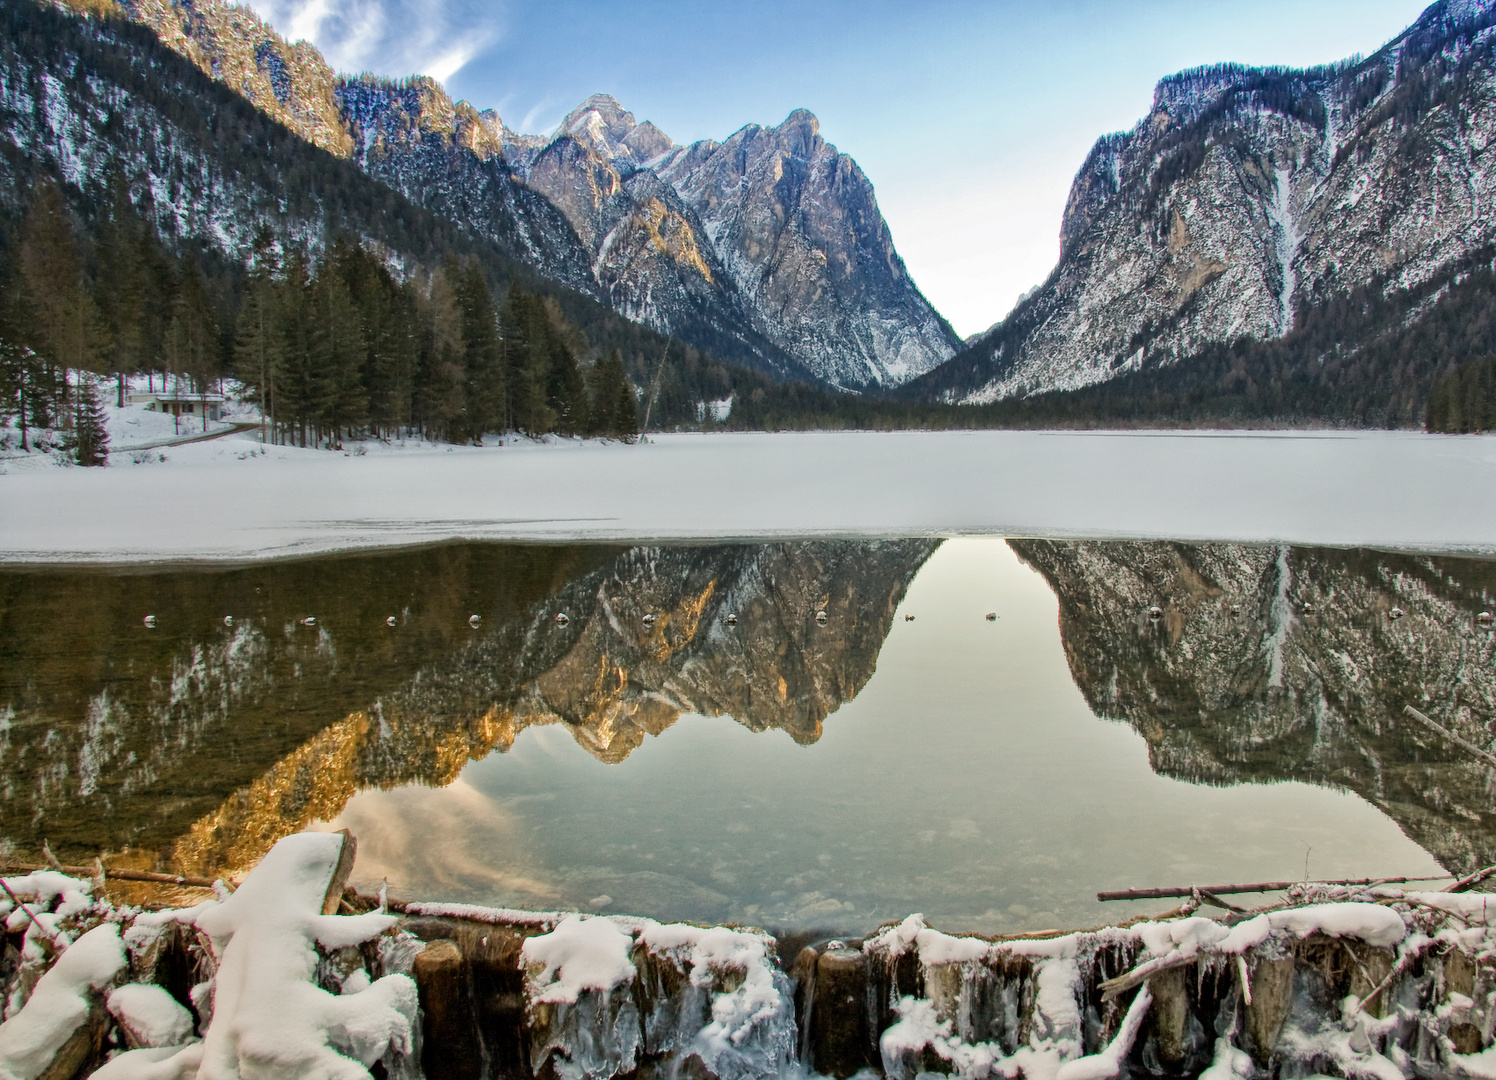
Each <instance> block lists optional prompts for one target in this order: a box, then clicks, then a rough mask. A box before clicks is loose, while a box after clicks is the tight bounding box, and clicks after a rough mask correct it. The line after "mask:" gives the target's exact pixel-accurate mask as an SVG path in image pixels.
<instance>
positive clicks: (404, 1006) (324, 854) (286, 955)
mask: <svg viewBox="0 0 1496 1080" xmlns="http://www.w3.org/2000/svg"><path fill="white" fill-rule="evenodd" d="M342 844H343V837H342V836H341V835H340V834H338V833H299V834H297V835H295V836H288V837H286V838H284V839H283V840H280V841H278V842H277V843H276V845H275V846H274V847H273V848H271V849H270V853H269V854H268V855H266V856H265V858H264V859H263V860H261V862H260V864H259V866H257V867H256V868H255V869H254V872H253V873H251V874H250V875H249V877H248V878H247V879H246V880H245V882H244V884H243V885H242V886H241V887H240V888H239V891H238V892H236V893H234V894H233V895H232V896H230V897H229V898H228V899H227V900H225V901H223V902H222V903H219V904H213V905H209V906H206V907H205V908H204V910H203V911H202V913H201V914H199V915H198V916H197V926H198V929H200V930H202V931H203V932H205V933H206V934H208V936H209V938H210V939H211V941H212V946H213V954H214V957H215V959H216V960H217V963H218V970H217V974H216V976H215V978H214V988H213V1020H212V1023H211V1024H210V1026H209V1028H208V1032H207V1034H206V1036H205V1037H204V1040H203V1051H202V1052H203V1063H202V1068H201V1075H203V1076H204V1077H205V1078H212V1080H230V1078H240V1077H243V1078H245V1080H248V1078H250V1077H272V1076H274V1077H280V1076H285V1077H291V1076H296V1077H326V1078H329V1080H345V1078H347V1080H364V1078H366V1077H368V1076H369V1072H368V1067H369V1066H370V1065H372V1064H374V1062H376V1061H378V1060H379V1059H380V1058H381V1057H383V1056H385V1055H386V1054H388V1053H391V1052H393V1053H394V1054H400V1055H405V1054H409V1053H410V1052H411V1038H412V1032H411V1025H412V1023H413V1022H414V1019H415V1015H416V986H415V982H414V981H413V980H412V979H411V978H410V977H409V976H407V975H386V976H383V977H382V978H379V979H377V980H375V981H374V982H373V983H372V984H371V985H370V986H369V987H368V988H367V989H364V990H360V991H358V992H355V993H351V994H343V995H340V996H335V995H333V994H330V993H328V992H327V991H325V990H323V989H322V988H321V987H319V986H317V985H316V983H315V981H314V980H315V978H316V973H317V950H316V945H317V944H318V943H320V944H321V945H323V946H324V947H325V948H328V949H340V948H344V947H346V946H350V945H357V944H360V943H361V942H364V941H367V940H369V939H370V938H373V937H376V936H377V935H379V934H381V933H383V932H384V931H385V930H387V929H389V928H390V927H391V926H393V925H394V922H395V920H394V918H393V917H391V916H389V915H383V914H379V913H377V912H374V913H370V914H367V915H349V916H340V915H323V914H322V902H323V898H324V896H325V894H326V891H327V885H328V881H329V880H330V878H331V877H332V874H333V871H334V869H335V868H336V867H337V864H338V859H339V856H340V854H341V851H342Z"/></svg>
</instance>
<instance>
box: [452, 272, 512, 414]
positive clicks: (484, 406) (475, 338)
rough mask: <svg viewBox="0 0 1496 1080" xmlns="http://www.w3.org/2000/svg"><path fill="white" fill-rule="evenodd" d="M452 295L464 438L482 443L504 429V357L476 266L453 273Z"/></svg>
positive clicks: (484, 284) (490, 299)
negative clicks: (459, 349)
mask: <svg viewBox="0 0 1496 1080" xmlns="http://www.w3.org/2000/svg"><path fill="white" fill-rule="evenodd" d="M454 278H455V285H456V288H455V290H454V291H455V295H456V301H457V310H458V313H459V318H460V319H461V335H462V365H463V368H464V370H465V373H466V382H467V395H466V396H467V408H466V410H465V411H464V427H465V431H464V435H465V436H466V437H467V438H469V439H471V440H472V441H473V442H475V443H480V444H481V443H482V442H483V436H484V434H485V433H486V432H490V431H498V430H500V429H501V428H502V427H503V426H504V415H505V409H504V397H505V395H504V391H505V385H506V381H507V380H506V376H507V374H508V372H507V371H506V370H505V363H504V360H505V355H504V351H503V348H502V346H501V345H500V343H499V327H498V320H497V319H496V318H495V317H494V309H493V296H492V295H491V294H490V293H489V291H488V282H487V281H486V280H485V279H484V277H483V271H482V270H481V269H480V268H479V266H478V264H477V263H475V262H470V263H468V264H467V265H466V266H465V267H462V268H459V269H457V270H456V271H455V274H454Z"/></svg>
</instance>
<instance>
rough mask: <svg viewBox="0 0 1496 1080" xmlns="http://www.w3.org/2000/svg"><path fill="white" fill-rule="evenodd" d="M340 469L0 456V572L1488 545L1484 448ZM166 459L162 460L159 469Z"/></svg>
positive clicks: (841, 441) (233, 458)
mask: <svg viewBox="0 0 1496 1080" xmlns="http://www.w3.org/2000/svg"><path fill="white" fill-rule="evenodd" d="M505 442H506V443H507V445H502V446H500V445H492V446H485V447H446V446H432V445H430V444H423V445H420V446H416V445H411V446H409V447H405V448H398V447H389V446H386V445H384V444H378V443H370V444H368V445H367V446H362V447H350V449H349V452H348V453H347V454H344V453H337V452H329V451H325V450H300V449H295V448H291V447H277V446H272V447H262V446H261V445H260V444H259V442H258V439H257V437H256V433H244V434H239V435H232V436H228V437H225V438H222V439H218V440H215V441H212V442H205V443H198V444H192V445H187V446H177V447H172V448H170V449H169V450H167V451H166V452H165V453H164V454H159V455H147V456H146V457H145V460H143V461H135V460H133V459H132V458H131V457H130V456H129V455H116V456H115V458H114V459H113V460H112V461H111V465H110V467H109V468H105V469H79V468H58V467H56V466H54V465H51V464H50V463H45V464H44V463H41V462H35V461H22V462H16V461H7V462H3V463H0V468H3V469H4V470H5V471H4V473H3V474H0V560H5V561H10V562H71V561H84V562H129V561H146V560H243V559H250V558H261V557H271V556H285V555H297V554H310V553H317V552H327V551H334V550H339V549H348V548H359V547H372V546H388V545H397V544H411V543H428V542H435V541H441V540H448V539H457V538H467V539H495V540H500V539H502V540H530V541H545V542H555V541H563V540H620V541H638V540H698V539H708V538H712V539H727V538H730V539H773V538H785V537H803V536H828V535H829V536H840V535H845V536H853V535H856V536H870V535H871V536H925V535H932V536H933V535H960V534H993V535H1007V536H1046V537H1055V538H1119V539H1180V540H1237V541H1261V542H1284V543H1296V544H1326V545H1339V546H1373V547H1388V548H1407V549H1415V550H1428V551H1496V502H1493V501H1492V500H1491V499H1490V498H1489V493H1490V492H1491V491H1492V490H1493V489H1496V438H1490V437H1480V436H1472V437H1450V436H1428V435H1421V434H1415V433H1407V432H1319V433H1243V432H1221V433H1189V434H1182V433H1172V432H1171V433H1147V432H1143V433H1136V432H1129V433H1115V432H1003V431H984V432H933V433H930V432H900V433H873V432H853V433H831V432H815V433H796V434H680V435H656V436H651V437H650V438H649V440H648V441H647V442H644V443H641V444H639V445H625V444H619V443H600V442H595V441H594V442H581V441H566V440H562V441H558V442H551V443H534V442H529V441H527V440H513V439H509V440H505ZM162 456H164V457H165V458H166V459H167V460H165V461H164V462H163V461H160V460H159V459H160V457H162Z"/></svg>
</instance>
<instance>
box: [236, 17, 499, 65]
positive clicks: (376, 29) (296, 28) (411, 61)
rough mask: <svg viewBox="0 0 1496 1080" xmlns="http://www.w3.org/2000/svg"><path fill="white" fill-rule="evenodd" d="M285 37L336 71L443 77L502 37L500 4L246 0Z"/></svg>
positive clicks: (468, 61)
mask: <svg viewBox="0 0 1496 1080" xmlns="http://www.w3.org/2000/svg"><path fill="white" fill-rule="evenodd" d="M249 2H250V6H251V7H253V8H254V9H255V11H257V12H258V13H259V14H260V15H261V16H262V17H263V18H265V19H266V20H268V21H269V22H270V23H271V25H273V26H274V27H275V28H276V29H277V30H279V31H280V32H281V34H283V35H284V36H285V37H286V38H287V39H289V40H291V41H297V40H306V41H310V42H311V43H312V44H313V45H316V46H317V48H318V49H320V50H321V51H322V55H323V56H325V57H327V62H328V63H330V64H331V65H332V66H333V67H334V68H336V69H337V70H338V71H343V72H350V73H351V72H359V71H374V72H378V73H379V74H381V75H389V76H394V77H399V76H403V75H429V76H431V77H432V78H434V79H436V80H437V81H438V82H445V81H446V80H448V79H450V78H451V77H452V76H454V75H456V74H457V73H458V72H459V71H461V70H462V69H463V68H464V67H466V66H467V64H468V63H470V62H471V61H472V59H473V58H474V57H475V56H477V55H478V54H479V53H480V52H482V51H483V50H484V49H486V48H487V47H488V46H490V45H492V44H494V43H495V42H496V41H498V40H499V38H500V37H501V36H502V29H501V26H502V15H503V13H502V9H500V8H496V7H495V6H494V5H492V4H483V5H481V6H480V5H469V4H465V3H463V2H461V0H249Z"/></svg>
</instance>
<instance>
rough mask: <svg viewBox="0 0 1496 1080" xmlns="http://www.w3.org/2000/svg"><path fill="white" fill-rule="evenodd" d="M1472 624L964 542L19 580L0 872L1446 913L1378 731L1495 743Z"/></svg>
mask: <svg viewBox="0 0 1496 1080" xmlns="http://www.w3.org/2000/svg"><path fill="white" fill-rule="evenodd" d="M644 449H645V450H646V451H647V450H648V449H649V448H644ZM1493 592H1496V564H1493V563H1492V562H1491V561H1488V560H1484V559H1476V558H1458V557H1440V556H1422V555H1410V554H1389V553H1382V552H1375V551H1367V550H1336V549H1324V548H1312V547H1285V546H1276V545H1272V546H1262V545H1251V544H1231V543H1210V544H1191V543H1178V542H1133V541H1071V540H1022V541H1021V540H1014V541H1011V542H1005V541H1003V540H1000V539H995V538H975V537H974V538H960V539H955V540H947V541H944V542H937V541H933V540H929V539H923V538H914V539H886V540H877V539H874V540H867V539H863V540H825V539H822V540H808V541H795V542H785V543H772V544H767V545H757V544H716V545H707V546H690V545H667V546H635V547H617V546H591V547H579V546H563V545H539V546H515V545H500V544H491V543H465V544H451V545H439V546H433V547H427V548H422V549H415V550H401V551H384V552H377V553H363V554H349V555H338V556H322V557H314V558H306V559H294V560H286V561H280V562H271V563H261V564H254V565H250V566H242V567H218V568H214V567H197V568H175V569H173V568H153V567H136V568H119V569H91V568H86V567H80V568H76V569H56V570H43V569H34V568H24V567H14V568H8V569H5V570H3V571H0V717H4V719H5V739H4V740H3V741H0V776H3V777H4V778H5V779H4V785H5V786H4V789H3V791H0V840H3V841H4V842H5V843H6V844H8V845H10V846H11V847H12V848H13V849H14V850H15V851H17V852H23V853H29V852H31V851H34V850H35V849H36V847H37V846H38V845H39V844H40V841H41V838H42V837H47V838H49V839H50V841H51V843H52V845H53V847H54V848H55V849H56V850H57V851H58V853H59V854H60V855H61V856H62V857H63V858H64V859H65V860H67V861H78V862H81V861H86V860H87V859H89V858H91V857H92V856H93V855H94V854H96V853H98V852H101V851H103V852H106V853H108V852H113V853H116V855H117V857H121V858H125V859H127V860H128V861H130V862H131V864H133V865H157V866H161V867H163V868H168V867H169V868H173V869H175V870H176V871H177V872H186V873H215V874H216V873H222V872H235V871H242V870H243V869H245V868H247V867H248V866H251V865H253V863H254V861H255V860H256V859H258V858H259V856H260V855H262V854H263V853H264V851H265V850H267V849H268V847H269V845H270V844H272V843H273V842H274V841H275V840H276V839H277V838H278V837H280V836H283V835H286V834H287V833H290V832H294V831H297V830H299V829H302V828H305V827H308V826H312V827H319V828H327V827H337V826H347V827H349V828H351V829H352V830H353V831H354V832H355V834H356V835H357V836H358V837H359V840H360V848H359V862H358V865H357V869H356V876H357V878H358V880H359V883H360V884H362V885H365V886H370V887H375V886H377V885H378V883H379V882H380V880H381V879H383V878H388V880H389V882H390V886H391V890H392V892H393V893H394V895H397V896H402V895H403V896H407V897H420V898H423V899H431V900H450V901H458V902H474V903H484V904H498V905H510V906H520V907H529V908H545V909H556V908H574V909H581V910H593V911H618V912H627V913H633V914H640V915H648V916H653V917H657V918H661V919H679V918H686V919H693V920H701V921H717V920H738V921H742V922H746V923H753V924H758V925H765V926H768V927H771V928H774V929H780V930H791V931H807V930H814V929H820V930H825V931H828V932H835V933H844V934H855V933H861V932H864V931H866V930H868V929H870V928H872V927H873V926H876V925H877V924H879V923H881V922H883V921H886V920H888V919H892V918H902V917H903V916H904V915H906V914H908V913H909V912H911V911H923V912H924V913H925V914H926V915H927V916H928V918H929V919H930V921H931V922H932V923H933V924H935V925H939V926H943V927H945V928H946V929H949V930H963V929H969V930H978V931H985V932H1001V931H1009V930H1023V929H1042V928H1046V927H1051V926H1062V927H1067V926H1068V927H1073V926H1078V925H1087V924H1096V923H1100V922H1105V921H1115V920H1117V919H1121V918H1126V917H1128V916H1130V915H1132V914H1135V913H1137V912H1138V911H1140V910H1163V909H1165V908H1167V907H1170V906H1171V905H1172V902H1171V901H1159V902H1156V903H1153V904H1151V905H1147V906H1140V905H1121V906H1118V905H1103V904H1099V903H1098V902H1097V901H1096V900H1095V893H1096V892H1097V891H1098V890H1101V889H1114V888H1125V887H1129V886H1150V885H1188V884H1191V883H1200V884H1220V883H1226V882H1231V881H1261V880H1275V879H1276V880H1295V879H1299V878H1301V877H1303V876H1304V875H1305V874H1306V873H1307V874H1309V875H1312V876H1315V877H1332V878H1333V877H1380V876H1404V875H1408V876H1412V875H1437V874H1441V873H1443V872H1444V870H1446V869H1447V870H1452V871H1456V872H1463V871H1466V870H1469V869H1473V868H1475V867H1478V866H1483V865H1487V864H1489V863H1492V862H1496V815H1493V813H1492V811H1491V807H1490V799H1489V781H1488V777H1487V775H1486V772H1485V770H1484V768H1483V766H1480V765H1479V764H1478V763H1473V762H1471V761H1469V760H1467V759H1465V758H1463V757H1462V756H1461V755H1460V754H1459V752H1458V751H1453V750H1451V748H1449V747H1447V746H1444V745H1441V744H1439V743H1438V742H1436V741H1432V740H1431V738H1430V737H1429V736H1428V734H1427V733H1426V732H1425V731H1423V729H1421V728H1417V727H1410V726H1409V725H1407V724H1406V723H1404V722H1401V721H1400V720H1399V718H1398V712H1399V710H1400V709H1401V706H1402V705H1403V704H1405V703H1408V702H1413V703H1417V704H1419V706H1420V707H1421V708H1424V709H1426V710H1427V711H1429V712H1431V713H1433V714H1434V715H1435V716H1437V717H1439V718H1440V719H1441V720H1443V721H1444V722H1446V723H1449V724H1451V725H1454V726H1456V727H1457V728H1459V729H1460V731H1461V732H1462V733H1463V734H1465V735H1466V737H1467V738H1472V739H1477V740H1480V741H1483V742H1488V741H1489V738H1490V733H1489V732H1488V731H1486V730H1485V724H1486V721H1487V718H1489V717H1490V716H1491V715H1492V713H1493V711H1496V710H1493V707H1492V706H1493V703H1496V665H1493V651H1492V650H1493V643H1492V634H1491V631H1490V630H1489V629H1488V628H1487V627H1486V626H1485V624H1484V623H1483V622H1482V621H1481V620H1480V619H1479V617H1478V613H1479V612H1480V611H1482V610H1484V609H1486V608H1487V607H1489V606H1491V603H1492V595H1493ZM1155 608H1156V609H1157V610H1156V611H1155V610H1154V609H1155ZM1394 609H1395V610H1396V611H1397V612H1398V613H1400V614H1398V615H1394V614H1393V611H1394ZM820 612H824V613H825V617H824V618H820V617H819V616H818V613H820ZM146 614H151V615H154V616H155V627H154V628H153V629H148V628H147V627H146V626H145V625H144V624H143V617H144V615H146ZM989 614H990V615H992V616H993V618H991V619H989V618H988V617H987V616H988V615H989ZM562 615H564V616H565V618H564V619H562V618H559V616H562ZM474 616H476V619H474ZM911 617H912V618H911ZM226 620H227V621H226ZM121 852H123V853H124V854H123V855H118V853H121Z"/></svg>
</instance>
